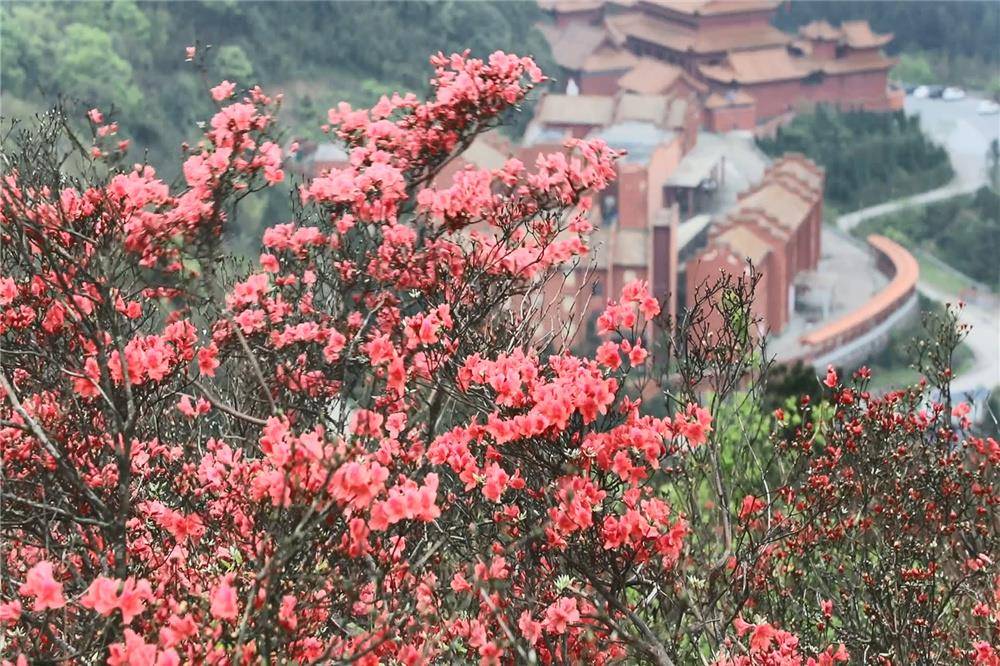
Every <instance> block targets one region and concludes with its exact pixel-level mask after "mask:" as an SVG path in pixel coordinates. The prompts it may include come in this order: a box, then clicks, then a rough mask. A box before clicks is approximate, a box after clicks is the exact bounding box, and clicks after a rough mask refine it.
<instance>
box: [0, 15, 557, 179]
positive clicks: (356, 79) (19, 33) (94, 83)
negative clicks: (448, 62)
mask: <svg viewBox="0 0 1000 666" xmlns="http://www.w3.org/2000/svg"><path fill="white" fill-rule="evenodd" d="M0 12H2V20H0V33H2V39H0V50H2V52H0V74H2V79H3V93H4V101H5V105H6V106H7V108H8V109H9V110H10V109H30V108H33V107H34V108H37V109H45V108H47V107H48V106H49V105H50V104H51V103H52V102H53V100H54V99H55V96H56V95H60V94H61V95H65V96H67V97H68V98H69V99H72V100H79V101H80V103H81V104H83V105H84V106H82V108H83V109H84V110H85V109H88V108H91V107H94V106H100V107H102V108H107V106H108V105H109V104H110V103H112V102H113V103H114V104H115V105H116V106H117V107H118V108H119V109H120V111H121V113H120V114H119V115H118V118H117V119H118V121H119V122H120V123H121V125H122V127H123V128H124V129H126V130H127V131H128V132H129V134H130V136H132V138H133V139H134V140H135V141H136V144H137V147H138V148H140V149H144V148H149V149H150V150H151V151H153V156H154V158H157V160H158V161H162V162H169V161H168V160H166V159H165V158H166V157H167V156H168V155H171V154H172V151H173V150H174V146H176V145H178V144H179V143H180V142H181V141H183V140H190V139H191V138H193V135H192V134H191V128H192V127H193V126H194V122H195V120H196V119H198V118H202V117H204V115H205V114H206V113H208V112H209V110H210V108H209V107H206V105H205V101H204V98H203V97H202V96H201V95H199V90H200V89H201V86H202V81H201V79H200V77H199V76H198V75H197V73H196V72H194V71H193V70H192V69H191V68H187V67H184V66H183V61H182V59H181V58H179V57H178V56H179V52H178V50H177V48H178V47H177V45H178V44H194V43H196V42H198V43H200V44H202V45H212V46H213V47H214V49H215V52H214V54H210V55H209V57H208V59H207V64H208V68H209V71H210V73H211V76H212V78H213V80H216V81H218V80H222V79H228V80H230V81H239V82H241V83H242V84H247V83H249V82H250V80H251V77H253V80H254V81H256V82H261V83H264V84H267V85H269V87H271V88H273V87H276V86H277V87H288V88H290V89H292V90H294V91H295V93H296V94H295V97H296V98H297V102H298V105H299V107H301V108H298V109H294V110H293V111H294V112H293V113H291V116H290V117H288V118H286V122H288V121H291V123H290V124H291V126H292V128H293V129H294V130H295V131H300V130H305V129H309V130H312V129H313V128H314V123H313V119H314V118H315V117H317V116H318V115H319V114H320V113H322V112H323V111H325V109H326V108H329V107H330V106H332V105H333V104H334V103H336V102H337V101H340V100H345V99H346V100H349V101H352V102H354V103H364V104H371V103H374V101H375V100H376V99H378V96H379V95H380V94H381V93H382V92H387V93H391V92H392V91H393V90H418V91H421V92H423V91H426V89H427V76H426V72H425V71H424V68H423V67H422V66H421V65H420V63H419V60H420V59H419V58H414V54H418V53H419V54H425V53H436V52H437V51H444V52H445V53H450V52H452V51H460V50H462V49H464V48H471V49H473V50H474V51H475V52H477V53H489V52H492V51H494V50H496V49H499V48H506V49H517V50H518V51H519V52H522V53H530V54H532V55H533V56H534V57H535V58H536V60H537V61H538V62H539V64H540V65H541V66H543V67H548V66H549V64H550V60H549V58H550V55H549V50H548V45H547V43H546V42H545V39H544V38H543V37H542V35H541V33H539V32H538V31H537V30H536V29H535V28H534V24H535V23H536V22H537V21H539V20H540V19H541V17H542V15H541V12H540V10H539V9H538V6H537V5H536V4H535V3H534V2H509V3H494V2H451V1H448V2H431V1H428V0H414V1H411V2H377V3H357V2H296V3H287V2H236V1H227V2H218V1H203V0H193V1H191V2H180V3H178V2H166V1H155V0H154V1H150V2H136V1H135V0H115V1H114V2H109V1H103V0H102V1H101V2H88V3H77V2H30V3H29V2H14V3H5V4H4V6H3V7H2V8H0ZM289 72H295V78H294V79H289V78H288V73H289ZM9 110H8V112H7V113H8V114H9V113H10V111H9ZM303 119H308V123H300V122H299V121H300V120H303ZM171 166H172V165H171ZM167 175H168V176H171V177H172V176H173V175H174V174H172V173H171V174H167Z"/></svg>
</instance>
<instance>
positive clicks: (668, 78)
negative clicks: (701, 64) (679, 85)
mask: <svg viewBox="0 0 1000 666" xmlns="http://www.w3.org/2000/svg"><path fill="white" fill-rule="evenodd" d="M680 80H683V81H685V82H686V83H687V84H688V85H690V86H691V87H692V88H694V89H695V90H697V91H699V92H704V91H705V90H707V86H705V84H704V83H702V82H701V81H698V80H696V79H694V78H692V77H691V76H690V75H689V74H688V73H687V72H685V71H684V70H683V69H681V68H680V67H678V66H677V65H672V64H670V63H668V62H664V61H662V60H658V59H656V58H640V59H639V60H638V61H637V62H636V64H635V66H634V67H632V69H630V70H629V71H628V73H627V74H625V75H624V76H622V77H621V78H620V79H618V87H619V88H621V89H622V90H627V91H628V92H635V93H641V94H644V95H658V94H661V93H664V92H666V91H667V89H669V88H670V87H671V86H673V85H674V84H675V83H676V82H677V81H680Z"/></svg>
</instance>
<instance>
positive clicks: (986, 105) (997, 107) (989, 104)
mask: <svg viewBox="0 0 1000 666" xmlns="http://www.w3.org/2000/svg"><path fill="white" fill-rule="evenodd" d="M976 113H978V114H979V115H981V116H991V115H993V114H994V113H1000V104H997V103H996V102H994V101H993V100H991V99H984V100H983V101H981V102H980V103H979V106H977V107H976Z"/></svg>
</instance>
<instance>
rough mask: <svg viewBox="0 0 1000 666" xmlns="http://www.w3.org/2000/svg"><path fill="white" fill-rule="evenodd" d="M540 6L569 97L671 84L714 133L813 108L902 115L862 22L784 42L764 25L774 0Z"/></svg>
mask: <svg viewBox="0 0 1000 666" xmlns="http://www.w3.org/2000/svg"><path fill="white" fill-rule="evenodd" d="M541 1H542V6H543V8H545V9H546V10H547V11H548V12H549V13H550V14H551V15H552V16H553V22H552V23H551V24H547V25H545V26H543V32H545V34H546V36H547V38H548V40H549V43H550V45H551V46H552V52H553V55H554V57H555V59H556V61H557V62H558V63H559V64H560V66H562V67H563V70H564V72H563V77H561V80H562V81H565V82H567V85H568V86H570V88H571V90H573V91H579V92H583V93H584V94H602V95H608V94H612V93H613V92H614V90H615V89H616V88H622V89H625V90H635V91H637V92H651V91H654V92H661V91H663V90H664V89H665V88H666V87H667V86H669V85H672V83H673V82H674V81H676V80H678V79H680V80H682V81H684V82H686V83H687V84H688V85H691V87H692V89H693V90H694V91H696V94H697V95H698V96H699V98H700V99H701V100H702V101H703V102H704V103H705V104H706V107H707V108H706V112H705V114H704V122H705V126H706V127H708V128H709V129H713V130H715V131H727V130H730V129H752V128H753V127H755V126H756V125H757V124H760V123H761V122H762V121H765V120H767V119H769V118H774V117H776V116H779V115H782V114H784V113H786V112H788V111H793V110H796V109H798V108H801V107H803V106H806V105H810V104H816V103H829V104H834V105H836V106H840V107H844V108H863V109H868V110H875V111H886V110H895V109H899V108H902V101H903V93H902V91H900V90H896V89H892V88H890V86H889V83H888V71H889V69H890V68H891V67H892V66H893V65H894V64H895V60H893V59H892V58H887V57H886V56H884V55H883V54H882V52H881V49H882V47H884V46H885V45H886V44H888V43H889V42H890V41H891V40H892V35H891V34H883V35H880V34H875V33H873V32H872V31H871V28H870V27H869V25H868V23H867V22H865V21H845V22H844V23H843V24H842V25H841V26H839V27H833V26H831V25H830V24H829V23H826V22H814V23H811V24H809V25H807V26H804V27H802V28H801V29H800V31H799V33H798V34H797V35H791V34H787V33H785V32H782V31H781V30H779V29H778V28H776V27H774V26H773V25H771V20H772V18H773V17H774V13H775V11H776V10H777V8H778V7H779V6H780V4H781V0H607V1H606V2H603V3H599V2H595V1H593V0H581V1H580V2H572V1H569V0H541ZM650 62H659V63H662V64H663V66H664V67H662V68H659V69H658V68H656V67H655V66H653V65H651V64H650ZM678 72H679V73H681V74H683V75H684V76H683V77H682V76H680V74H679V73H678ZM697 84H700V87H699V85H697ZM637 88H641V89H638V90H637ZM709 93H711V94H709ZM709 99H711V104H710V105H709Z"/></svg>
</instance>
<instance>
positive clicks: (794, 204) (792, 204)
mask: <svg viewBox="0 0 1000 666" xmlns="http://www.w3.org/2000/svg"><path fill="white" fill-rule="evenodd" d="M814 203H815V201H807V200H805V199H803V198H802V197H801V196H800V195H799V194H797V193H795V192H793V191H791V190H790V189H788V188H786V187H784V186H783V185H781V184H779V183H775V182H772V183H770V184H768V185H765V186H764V187H762V188H760V189H759V190H757V191H756V192H754V193H753V194H751V195H750V196H748V197H745V198H744V199H741V200H740V202H739V204H738V205H739V208H740V209H747V210H750V209H754V208H758V209H760V210H762V211H764V212H765V213H766V214H768V215H770V216H771V217H773V218H774V219H775V220H777V221H778V224H779V225H781V226H782V227H783V228H785V229H788V230H794V229H797V228H798V227H799V225H801V224H802V222H804V221H805V219H806V216H807V215H808V214H809V210H810V209H811V208H812V207H813V204H814Z"/></svg>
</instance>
